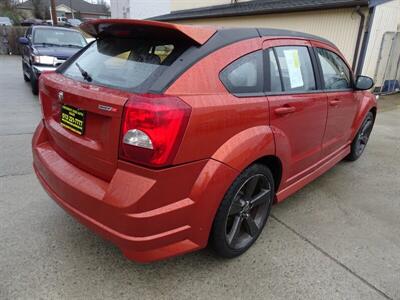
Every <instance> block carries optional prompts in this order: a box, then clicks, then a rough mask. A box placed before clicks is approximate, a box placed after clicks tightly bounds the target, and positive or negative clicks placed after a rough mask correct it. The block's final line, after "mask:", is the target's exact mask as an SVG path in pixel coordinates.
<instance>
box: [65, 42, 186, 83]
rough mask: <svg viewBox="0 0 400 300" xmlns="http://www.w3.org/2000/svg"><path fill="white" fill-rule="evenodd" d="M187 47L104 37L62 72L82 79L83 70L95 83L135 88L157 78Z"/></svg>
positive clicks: (180, 44)
mask: <svg viewBox="0 0 400 300" xmlns="http://www.w3.org/2000/svg"><path fill="white" fill-rule="evenodd" d="M187 47H188V45H187V44H185V43H181V42H172V41H170V42H165V41H158V40H142V39H137V38H118V37H109V38H103V39H100V40H97V41H96V42H94V43H93V44H92V45H90V47H89V48H87V50H86V51H85V52H83V53H82V54H81V55H80V56H79V57H78V58H77V59H76V60H75V61H73V62H71V63H70V65H69V66H67V67H66V68H65V70H64V71H63V74H64V75H65V76H67V77H70V78H72V79H75V80H79V81H83V80H85V79H84V78H83V77H82V71H84V72H86V73H87V74H88V75H89V78H90V82H92V83H94V84H98V85H103V86H108V87H114V88H120V89H124V90H129V91H136V90H138V89H139V87H140V86H141V85H142V84H144V83H145V82H147V81H151V80H155V79H156V78H158V76H160V75H161V73H162V72H164V71H165V70H166V69H167V68H168V67H169V66H170V65H171V64H172V63H173V62H174V61H175V60H176V59H177V58H178V57H179V56H180V55H181V54H182V53H183V52H184V51H185V50H186V49H187ZM86 79H87V78H86Z"/></svg>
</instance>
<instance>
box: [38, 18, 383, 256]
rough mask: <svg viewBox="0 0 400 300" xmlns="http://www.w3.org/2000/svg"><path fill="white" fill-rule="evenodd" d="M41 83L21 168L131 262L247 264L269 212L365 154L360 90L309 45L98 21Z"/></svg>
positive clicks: (275, 37)
mask: <svg viewBox="0 0 400 300" xmlns="http://www.w3.org/2000/svg"><path fill="white" fill-rule="evenodd" d="M82 29H83V30H84V31H86V32H87V33H89V34H91V35H93V36H95V37H96V40H95V41H94V42H93V43H91V44H89V45H88V46H87V47H85V48H84V49H82V50H81V51H79V52H78V53H77V54H75V55H74V56H72V57H71V59H69V60H68V61H67V62H66V63H64V64H63V65H62V66H61V67H59V68H58V69H57V70H56V71H55V72H51V73H45V74H43V75H42V76H41V77H40V84H39V85H40V101H41V105H42V111H43V120H42V121H41V122H40V124H39V126H38V127H37V129H36V132H35V134H34V137H33V141H32V147H33V160H34V162H33V165H34V169H35V172H36V174H37V177H38V178H39V180H40V182H41V184H42V185H43V187H44V189H45V190H46V191H47V192H48V193H49V195H50V196H51V197H52V198H53V199H54V200H55V201H56V202H57V203H58V204H59V205H60V206H62V207H63V208H64V209H65V210H66V211H68V212H69V213H70V214H72V215H73V216H74V217H76V219H78V220H79V221H80V222H82V223H83V224H85V225H86V226H88V227H89V228H91V229H92V230H94V231H95V232H97V233H98V234H100V235H101V236H103V237H105V238H106V239H109V240H111V241H112V242H113V243H115V244H116V245H117V246H118V247H119V248H120V249H121V251H122V252H123V254H124V255H125V256H126V257H128V258H129V259H133V260H136V261H139V262H149V261H154V260H159V259H164V258H167V257H171V256H175V255H179V254H183V253H187V252H190V251H194V250H197V249H201V248H203V247H206V246H207V244H208V243H209V244H210V245H211V246H212V248H214V249H215V251H216V252H217V253H218V254H219V255H221V256H223V257H235V256H238V255H240V254H242V253H243V252H245V251H246V250H247V249H248V248H250V246H251V245H252V244H253V243H254V242H255V241H256V239H257V238H258V236H259V235H260V233H261V231H262V229H263V227H264V225H265V223H266V221H267V219H268V216H269V213H270V209H271V205H272V203H274V202H280V201H282V200H284V199H285V198H287V197H288V196H289V195H291V194H293V193H294V192H296V191H297V190H299V189H300V188H302V187H303V186H304V185H306V184H307V183H309V182H310V181H312V180H314V179H315V178H317V177H318V176H319V175H321V174H322V173H324V172H325V171H327V170H328V169H329V168H331V167H333V166H334V165H335V164H336V163H337V162H339V161H341V160H342V159H344V158H347V159H348V160H356V159H357V158H359V157H360V156H361V154H362V153H363V151H364V149H365V147H366V144H367V142H368V138H369V135H370V133H371V130H372V127H373V124H374V120H375V116H376V99H375V98H374V96H373V95H372V94H371V93H370V92H368V91H367V90H368V89H370V88H371V87H372V85H373V82H372V80H371V79H370V78H368V77H365V76H358V77H356V78H355V77H354V76H353V73H352V71H351V69H350V67H349V65H348V63H347V62H346V60H345V59H344V58H343V55H342V54H341V53H340V51H339V50H338V49H337V48H336V47H335V46H334V45H333V44H332V43H330V42H329V41H327V40H324V39H322V38H319V37H316V36H311V35H308V34H303V33H298V32H292V31H285V30H275V29H262V28H247V29H214V28H211V27H190V26H183V25H174V24H168V23H161V22H154V21H139V20H113V19H111V20H110V19H109V20H96V21H90V22H88V23H85V24H84V25H82Z"/></svg>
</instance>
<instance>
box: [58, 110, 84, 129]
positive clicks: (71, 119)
mask: <svg viewBox="0 0 400 300" xmlns="http://www.w3.org/2000/svg"><path fill="white" fill-rule="evenodd" d="M60 123H61V125H62V126H63V127H64V128H67V129H69V130H71V131H73V132H75V133H77V134H79V135H82V134H83V133H84V131H85V112H84V111H82V110H79V109H77V108H74V107H71V106H68V105H63V106H62V107H61V121H60Z"/></svg>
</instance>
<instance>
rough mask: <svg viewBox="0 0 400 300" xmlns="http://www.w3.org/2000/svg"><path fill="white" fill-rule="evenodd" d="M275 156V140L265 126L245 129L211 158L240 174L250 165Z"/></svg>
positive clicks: (268, 128) (269, 129)
mask: <svg viewBox="0 0 400 300" xmlns="http://www.w3.org/2000/svg"><path fill="white" fill-rule="evenodd" d="M267 155H275V139H274V135H273V132H272V130H271V128H270V127H269V126H267V125H262V126H256V127H251V128H247V129H245V130H243V131H241V132H239V133H237V134H236V135H234V136H233V137H231V138H230V139H229V140H227V141H226V142H225V143H224V144H223V145H222V146H221V147H219V148H218V150H217V151H216V152H215V153H214V154H213V156H212V157H211V158H212V159H214V160H217V161H219V162H222V163H224V164H225V165H227V166H229V167H231V168H233V169H235V170H237V171H239V172H241V171H243V170H244V169H245V168H246V167H247V166H249V165H250V164H251V163H253V162H254V161H256V160H257V159H260V158H262V157H264V156H267Z"/></svg>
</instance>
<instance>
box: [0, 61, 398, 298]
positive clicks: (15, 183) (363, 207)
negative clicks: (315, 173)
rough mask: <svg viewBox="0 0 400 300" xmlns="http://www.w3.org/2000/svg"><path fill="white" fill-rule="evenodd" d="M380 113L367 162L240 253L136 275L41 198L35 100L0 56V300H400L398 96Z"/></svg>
mask: <svg viewBox="0 0 400 300" xmlns="http://www.w3.org/2000/svg"><path fill="white" fill-rule="evenodd" d="M379 105H380V111H379V114H378V118H377V122H376V125H375V128H374V130H373V134H372V136H371V139H370V142H369V145H368V148H367V150H366V152H365V153H364V155H363V157H361V158H360V159H359V160H358V161H357V162H355V163H348V162H341V163H339V164H338V165H337V166H336V167H334V168H333V169H331V170H330V171H328V172H327V173H326V174H324V175H323V176H322V177H320V178H318V179H317V180H315V181H314V182H313V183H311V184H309V185H308V186H307V187H305V188H303V189H302V190H301V191H299V192H298V193H296V194H295V195H293V196H291V197H290V198H289V199H287V200H286V201H285V202H283V203H281V204H279V205H275V206H274V207H273V209H272V216H271V218H270V219H269V221H268V224H267V227H266V228H265V229H264V231H263V233H262V234H261V236H260V238H259V240H258V241H257V243H256V244H255V245H254V246H253V247H252V248H251V249H250V250H249V251H248V252H247V253H245V254H244V255H242V256H241V257H239V258H237V259H233V260H224V259H219V258H217V257H215V256H214V255H213V253H212V252H210V251H209V250H207V249H206V250H202V251H199V252H196V253H192V254H188V255H185V256H181V257H177V258H173V259H170V260H166V261H161V262H156V263H152V264H147V265H141V264H137V263H134V262H131V261H128V260H127V259H125V258H124V257H123V256H122V254H121V253H120V251H119V250H118V248H116V247H115V246H114V245H112V244H111V243H109V242H108V241H105V240H103V239H101V238H100V237H98V236H96V235H95V234H93V233H92V232H91V231H89V230H88V229H86V228H85V227H84V226H82V225H80V224H79V223H78V222H76V221H75V220H74V219H73V218H72V217H70V216H69V215H67V214H66V213H65V212H64V211H63V210H62V209H61V208H60V207H58V206H57V204H55V203H54V202H53V201H52V200H51V199H50V198H49V197H48V195H47V194H46V193H45V192H44V191H43V189H42V188H41V186H40V184H39V182H38V181H37V179H36V178H35V175H34V174H33V170H32V156H31V145H30V142H31V138H32V133H33V131H34V128H35V127H36V125H37V123H38V122H39V120H40V115H41V113H40V107H39V103H38V98H37V97H36V96H33V95H32V94H31V92H30V88H29V84H27V83H25V82H24V81H23V77H22V71H21V58H20V57H9V56H0V299H39V298H40V299H101V298H105V299H110V298H119V299H127V298H129V299H135V298H140V299H180V298H184V299H188V298H198V299H211V298H215V299H229V298H230V299H231V298H234V299H245V298H246V299H251V298H253V299H254V298H259V299H363V300H365V299H400V217H399V216H400V135H399V131H400V96H392V97H385V98H382V99H380V100H379Z"/></svg>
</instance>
